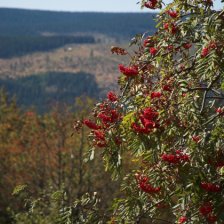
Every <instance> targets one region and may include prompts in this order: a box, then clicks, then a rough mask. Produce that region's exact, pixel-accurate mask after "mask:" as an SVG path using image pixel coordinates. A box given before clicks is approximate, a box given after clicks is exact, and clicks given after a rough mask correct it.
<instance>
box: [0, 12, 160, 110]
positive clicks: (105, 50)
mask: <svg viewBox="0 0 224 224" xmlns="http://www.w3.org/2000/svg"><path fill="white" fill-rule="evenodd" d="M155 15H156V14H151V13H92V12H88V13H87V12H85V13H81V12H74V13H71V12H53V11H38V10H22V9H7V8H0V31H1V32H0V87H1V88H4V89H5V90H6V91H7V92H8V93H9V95H10V96H16V98H17V102H18V104H19V105H20V106H22V107H23V108H24V107H26V108H27V107H30V106H35V108H37V110H38V111H39V112H44V111H46V110H48V108H50V107H52V106H53V105H54V104H56V103H61V102H64V103H69V104H70V103H72V100H73V101H74V99H75V98H76V97H77V96H81V95H91V96H92V97H94V98H97V97H99V96H100V95H102V93H103V92H105V90H106V89H115V88H116V83H117V77H118V73H117V66H118V64H119V63H121V62H125V61H127V59H128V57H126V58H124V59H123V58H122V59H121V58H119V57H112V56H111V52H110V47H111V46H112V45H117V44H118V45H123V46H127V45H128V43H129V42H130V40H131V38H133V37H134V36H135V35H136V34H138V33H144V32H149V33H153V32H154V31H155V23H154V21H153V17H155ZM86 74H88V75H86ZM90 74H91V75H90ZM39 76H41V77H39ZM87 76H88V79H89V80H88V81H87V80H86V78H87ZM24 77H25V78H24ZM46 80H47V81H46ZM55 82H57V84H56V86H55V85H54V84H51V83H55ZM77 83H79V86H78V87H77ZM52 85H53V86H54V87H52ZM87 85H88V88H89V87H91V86H92V87H93V88H92V87H91V90H88V91H90V92H88V91H87ZM66 88H67V89H66ZM65 89H66V91H64V90H65ZM87 92H88V93H87Z"/></svg>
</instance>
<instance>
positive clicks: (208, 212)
mask: <svg viewBox="0 0 224 224" xmlns="http://www.w3.org/2000/svg"><path fill="white" fill-rule="evenodd" d="M212 210H213V206H212V203H211V202H205V203H204V204H203V205H201V207H200V208H199V212H200V214H201V215H202V216H204V217H205V218H206V219H207V221H208V222H209V223H214V222H216V221H217V216H216V215H214V214H212Z"/></svg>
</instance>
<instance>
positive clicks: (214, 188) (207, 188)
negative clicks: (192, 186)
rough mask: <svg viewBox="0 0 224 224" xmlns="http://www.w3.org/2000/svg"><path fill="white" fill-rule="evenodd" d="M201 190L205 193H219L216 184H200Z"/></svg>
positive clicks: (219, 188)
mask: <svg viewBox="0 0 224 224" xmlns="http://www.w3.org/2000/svg"><path fill="white" fill-rule="evenodd" d="M201 188H202V189H204V190H205V191H207V192H220V191H221V187H220V185H218V184H213V183H207V182H201Z"/></svg>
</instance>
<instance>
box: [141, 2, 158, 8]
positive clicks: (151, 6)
mask: <svg viewBox="0 0 224 224" xmlns="http://www.w3.org/2000/svg"><path fill="white" fill-rule="evenodd" d="M157 3H158V1H157V0H149V1H147V2H146V3H145V4H144V6H145V7H146V8H149V9H156V5H157Z"/></svg>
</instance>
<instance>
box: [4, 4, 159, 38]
mask: <svg viewBox="0 0 224 224" xmlns="http://www.w3.org/2000/svg"><path fill="white" fill-rule="evenodd" d="M155 15H156V14H154V13H100V12H55V11H41V10H25V9H9V8H0V31H1V32H0V35H1V36H12V35H15V36H18V35H20V36H21V35H22V36H24V35H29V36H30V35H41V34H42V33H44V32H52V33H58V34H66V33H67V34H69V33H77V32H81V33H86V32H88V33H90V32H93V33H102V34H105V35H108V36H114V37H118V38H127V39H130V38H131V37H132V36H134V35H135V34H137V33H143V32H145V31H151V32H154V31H155V22H154V21H153V18H154V17H155Z"/></svg>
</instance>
